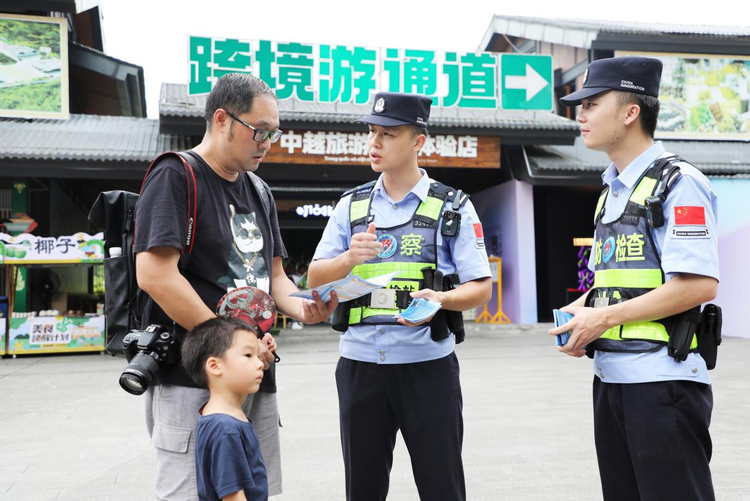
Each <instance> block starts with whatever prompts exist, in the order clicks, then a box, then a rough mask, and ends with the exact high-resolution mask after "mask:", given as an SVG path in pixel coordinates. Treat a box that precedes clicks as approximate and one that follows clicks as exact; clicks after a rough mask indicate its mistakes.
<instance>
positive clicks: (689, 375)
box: [550, 57, 719, 501]
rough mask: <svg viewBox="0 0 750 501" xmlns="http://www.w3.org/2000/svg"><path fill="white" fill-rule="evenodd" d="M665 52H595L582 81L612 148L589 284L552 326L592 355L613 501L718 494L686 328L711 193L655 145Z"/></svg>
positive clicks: (712, 207) (697, 289) (712, 212)
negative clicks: (567, 317) (600, 55)
mask: <svg viewBox="0 0 750 501" xmlns="http://www.w3.org/2000/svg"><path fill="white" fill-rule="evenodd" d="M661 72H662V63H661V61H659V60H657V59H652V58H646V57H618V58H613V59H601V60H598V61H594V62H592V63H591V64H590V65H589V68H588V70H587V74H586V76H585V77H584V85H583V88H582V89H581V90H579V91H577V92H574V93H572V94H570V95H568V96H566V97H564V98H562V99H561V100H560V102H561V103H562V104H564V105H565V106H578V105H580V106H581V109H580V111H579V113H578V117H577V120H578V123H579V124H580V126H581V134H582V136H583V139H584V143H585V145H586V147H587V148H590V149H592V150H596V151H603V152H605V153H607V156H609V159H610V160H611V161H612V163H611V164H610V165H609V167H608V168H607V169H606V170H605V171H604V174H602V180H603V184H604V185H605V189H604V192H603V193H602V195H601V196H600V199H599V203H598V206H597V208H596V212H595V225H596V229H595V234H594V246H593V249H592V259H591V260H590V263H589V266H590V267H591V269H592V271H594V274H595V280H594V288H593V289H592V291H591V292H590V293H589V294H587V295H584V296H582V297H581V298H579V299H577V300H576V301H574V302H573V303H571V304H570V305H568V306H567V307H566V308H563V310H564V311H567V312H568V313H571V314H573V315H574V318H573V320H571V321H570V322H568V323H567V324H565V325H563V326H561V327H559V328H555V329H552V330H551V331H550V334H553V335H554V334H560V333H562V332H566V331H568V330H570V331H571V333H572V335H571V337H570V339H569V341H568V342H567V344H565V345H564V346H562V347H560V348H559V349H560V351H561V352H563V353H566V354H568V355H571V356H574V357H581V356H583V355H584V354H589V355H590V356H592V355H593V358H594V376H595V377H594V392H593V395H594V431H595V441H596V451H597V458H598V462H599V472H600V475H601V482H602V490H603V493H604V499H605V500H606V501H613V500H623V501H626V500H627V501H630V500H637V499H643V500H659V501H661V500H669V499H680V500H713V499H714V491H713V485H712V481H711V471H710V469H709V461H710V459H711V447H712V445H711V437H710V435H709V431H708V427H709V422H710V420H711V410H712V407H713V396H712V391H711V386H710V380H709V376H708V372H707V366H706V362H705V360H704V359H703V358H702V357H701V355H700V354H699V353H698V349H697V340H696V336H695V335H694V333H695V332H696V324H697V322H698V321H699V319H700V310H699V307H700V305H701V304H702V303H705V302H707V301H710V300H712V299H713V298H714V297H715V296H716V290H717V285H718V280H719V257H718V250H717V240H716V224H717V222H716V214H717V199H716V194H715V193H714V191H713V190H712V188H711V184H710V183H709V181H708V179H706V177H705V176H704V175H703V174H701V173H700V172H699V171H698V169H696V168H695V167H694V166H692V165H691V164H689V163H688V162H686V161H685V160H683V159H681V158H679V157H676V156H674V155H672V154H670V153H667V152H666V151H665V149H664V146H663V145H662V144H661V142H658V141H657V142H654V131H655V130H656V122H657V116H658V114H659V99H658V96H659V82H660V80H661Z"/></svg>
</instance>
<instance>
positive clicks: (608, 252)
mask: <svg viewBox="0 0 750 501" xmlns="http://www.w3.org/2000/svg"><path fill="white" fill-rule="evenodd" d="M614 255H615V237H612V236H611V237H609V238H608V239H607V240H605V241H604V249H603V250H602V260H604V262H605V263H609V260H610V259H612V256H614Z"/></svg>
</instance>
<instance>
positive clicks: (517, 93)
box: [500, 54, 554, 111]
mask: <svg viewBox="0 0 750 501" xmlns="http://www.w3.org/2000/svg"><path fill="white" fill-rule="evenodd" d="M500 74H501V80H502V81H501V85H500V92H501V96H502V104H501V107H502V109H504V110H536V111H552V109H553V104H554V103H553V97H554V80H553V78H554V73H553V70H552V56H543V55H531V54H502V55H501V56H500Z"/></svg>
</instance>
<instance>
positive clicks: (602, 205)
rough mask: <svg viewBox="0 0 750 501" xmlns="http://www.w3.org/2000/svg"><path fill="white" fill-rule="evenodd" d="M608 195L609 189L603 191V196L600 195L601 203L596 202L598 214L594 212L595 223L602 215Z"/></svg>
mask: <svg viewBox="0 0 750 501" xmlns="http://www.w3.org/2000/svg"><path fill="white" fill-rule="evenodd" d="M607 193H609V189H606V190H604V191H602V194H601V195H599V201H598V202H596V212H594V221H595V222H596V219H597V218H598V217H599V214H601V213H602V208H604V202H605V201H606V200H607Z"/></svg>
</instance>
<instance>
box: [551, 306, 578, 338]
mask: <svg viewBox="0 0 750 501" xmlns="http://www.w3.org/2000/svg"><path fill="white" fill-rule="evenodd" d="M552 315H553V316H554V317H555V327H560V326H561V325H565V324H567V323H568V322H570V321H571V320H573V315H571V314H570V313H565V312H564V311H562V310H552ZM555 337H556V338H557V339H556V341H557V346H565V343H567V342H568V339H570V331H568V332H563V333H562V334H558V335H557V336H555Z"/></svg>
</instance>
